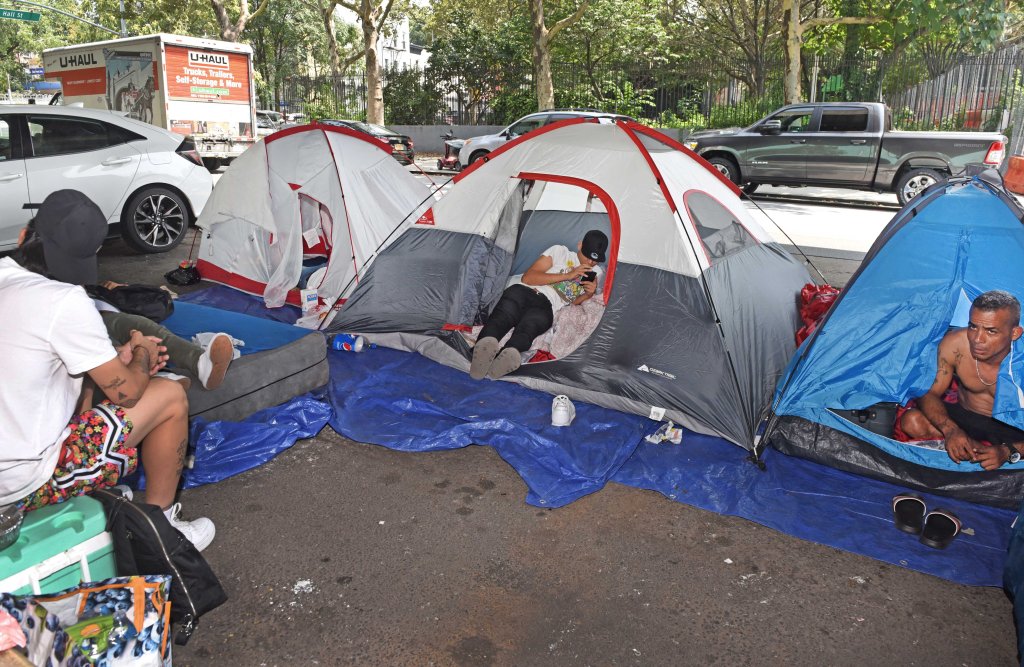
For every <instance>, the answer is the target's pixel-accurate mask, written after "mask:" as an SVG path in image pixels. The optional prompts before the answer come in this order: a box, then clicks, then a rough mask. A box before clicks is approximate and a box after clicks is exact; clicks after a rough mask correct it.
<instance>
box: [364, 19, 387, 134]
mask: <svg viewBox="0 0 1024 667" xmlns="http://www.w3.org/2000/svg"><path fill="white" fill-rule="evenodd" d="M379 37H380V34H379V33H378V32H377V27H376V26H375V25H374V23H373V21H363V48H365V49H366V122H367V123H374V124H376V125H383V124H384V84H383V82H382V81H381V77H380V63H379V62H378V60H377V40H378V39H379Z"/></svg>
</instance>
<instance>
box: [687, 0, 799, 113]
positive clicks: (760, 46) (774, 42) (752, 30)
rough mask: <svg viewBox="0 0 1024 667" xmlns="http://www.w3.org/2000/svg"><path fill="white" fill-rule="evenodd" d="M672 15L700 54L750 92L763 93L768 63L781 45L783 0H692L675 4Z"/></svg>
mask: <svg viewBox="0 0 1024 667" xmlns="http://www.w3.org/2000/svg"><path fill="white" fill-rule="evenodd" d="M673 19H674V20H675V21H676V22H678V23H681V24H683V25H685V26H687V27H688V28H689V31H687V33H686V35H685V39H686V40H687V41H689V42H691V43H692V44H694V45H696V46H697V47H699V49H700V54H701V56H702V57H704V58H707V60H708V61H709V62H714V63H715V64H716V65H717V66H719V67H721V68H722V69H724V70H725V71H726V72H727V73H728V74H729V75H730V76H732V77H733V78H735V79H738V80H740V81H742V82H744V83H745V84H746V85H747V88H748V90H749V91H750V92H751V93H752V94H753V95H755V96H757V97H761V96H763V95H764V94H765V83H766V81H767V78H768V71H769V67H770V63H771V62H772V61H773V60H775V56H776V55H777V54H778V53H779V49H780V47H781V46H782V42H781V39H780V34H779V28H778V26H779V23H780V22H781V20H782V0H693V2H691V3H688V4H686V5H682V6H677V7H675V13H674V14H673ZM723 56H724V57H723Z"/></svg>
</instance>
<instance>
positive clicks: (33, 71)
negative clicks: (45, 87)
mask: <svg viewBox="0 0 1024 667" xmlns="http://www.w3.org/2000/svg"><path fill="white" fill-rule="evenodd" d="M28 73H29V74H30V75H31V76H43V74H44V73H45V72H44V71H43V68H42V67H29V68H28Z"/></svg>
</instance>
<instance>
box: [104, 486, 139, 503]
mask: <svg viewBox="0 0 1024 667" xmlns="http://www.w3.org/2000/svg"><path fill="white" fill-rule="evenodd" d="M110 490H111V491H117V492H118V493H120V494H121V495H122V496H123V497H124V499H125V500H127V501H128V502H131V501H132V498H134V497H135V494H134V493H132V489H131V487H130V486H128V485H127V484H118V485H117V486H112V487H110Z"/></svg>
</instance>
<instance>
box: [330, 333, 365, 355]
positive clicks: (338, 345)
mask: <svg viewBox="0 0 1024 667" xmlns="http://www.w3.org/2000/svg"><path fill="white" fill-rule="evenodd" d="M331 347H333V348H334V349H335V350H344V351H345V352H362V351H363V350H364V349H366V339H365V338H363V337H362V336H357V335H356V334H346V333H340V334H338V335H337V336H335V337H334V340H332V341H331Z"/></svg>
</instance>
